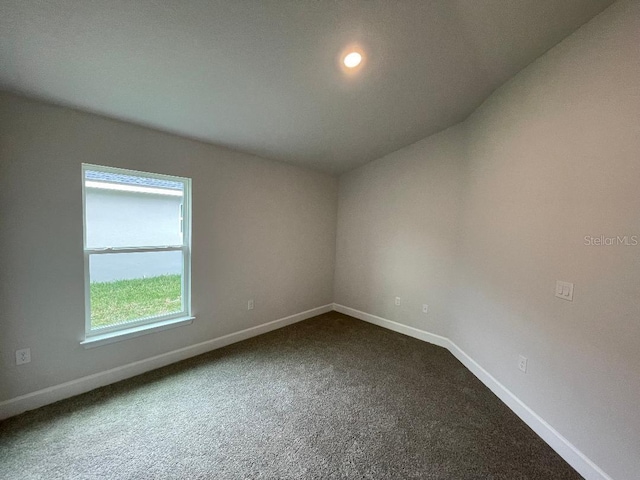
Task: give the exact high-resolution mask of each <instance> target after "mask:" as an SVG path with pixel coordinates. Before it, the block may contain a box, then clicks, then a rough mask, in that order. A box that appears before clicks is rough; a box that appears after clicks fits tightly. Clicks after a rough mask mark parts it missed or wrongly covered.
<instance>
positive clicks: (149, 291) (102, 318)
mask: <svg viewBox="0 0 640 480" xmlns="http://www.w3.org/2000/svg"><path fill="white" fill-rule="evenodd" d="M181 287H182V285H181V278H180V275H161V276H159V277H150V278H138V279H134V280H117V281H114V282H96V283H92V284H91V286H90V288H91V328H99V327H105V326H109V325H114V324H116V323H122V322H127V321H131V320H138V319H141V318H147V317H153V316H157V315H167V314H169V313H175V312H179V311H181V310H182V302H181Z"/></svg>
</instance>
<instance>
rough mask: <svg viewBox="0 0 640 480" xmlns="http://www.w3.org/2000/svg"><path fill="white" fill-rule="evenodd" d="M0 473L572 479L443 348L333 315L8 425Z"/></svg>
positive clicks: (2, 427)
mask: <svg viewBox="0 0 640 480" xmlns="http://www.w3.org/2000/svg"><path fill="white" fill-rule="evenodd" d="M0 477H1V478H3V479H36V478H37V479H74V478H86V479H94V478H101V479H103V478H104V479H111V478H113V479H162V478H170V479H182V478H187V479H191V478H193V479H196V478H197V479H205V478H207V479H208V478H219V479H236V478H251V479H275V478H287V479H305V478H318V479H332V478H336V479H337V478H362V479H364V478H368V479H378V478H382V479H384V478H398V479H409V478H418V479H509V480H517V479H544V480H550V479H578V478H581V477H580V476H579V475H578V474H577V473H576V472H575V471H574V470H572V468H571V467H570V466H569V465H568V464H566V463H565V462H564V461H563V460H562V459H561V458H560V457H559V456H558V455H557V454H556V453H555V452H554V451H553V450H551V448H549V446H547V445H546V444H545V443H544V442H543V441H542V440H541V439H540V438H538V437H537V436H536V435H535V433H533V432H532V431H531V430H530V429H529V428H528V427H527V426H526V425H525V424H524V423H523V422H522V421H520V419H518V418H517V417H516V416H515V415H514V414H513V413H512V412H511V411H510V410H509V409H508V408H507V407H506V406H505V405H503V404H502V403H501V402H500V400H498V398H497V397H495V396H494V395H493V393H491V391H489V390H488V389H487V388H486V387H485V386H484V385H482V383H481V382H480V381H479V380H477V379H476V378H475V377H474V376H473V374H471V373H470V372H469V371H468V370H467V369H466V368H464V367H463V366H462V364H460V363H459V362H458V361H457V360H456V359H455V358H454V357H453V356H452V355H451V354H450V353H449V352H448V351H447V350H445V349H443V348H440V347H436V346H433V345H429V344H427V343H424V342H421V341H419V340H416V339H413V338H410V337H406V336H404V335H400V334H398V333H394V332H390V331H388V330H385V329H382V328H379V327H376V326H373V325H370V324H367V323H364V322H361V321H359V320H356V319H353V318H351V317H348V316H346V315H342V314H339V313H336V312H331V313H328V314H325V315H321V316H318V317H315V318H312V319H310V320H306V321H304V322H300V323H298V324H295V325H292V326H289V327H286V328H283V329H280V330H277V331H274V332H271V333H268V334H265V335H262V336H259V337H256V338H253V339H250V340H247V341H244V342H241V343H237V344H234V345H231V346H229V347H226V348H223V349H219V350H216V351H213V352H210V353H207V354H205V355H201V356H199V357H195V358H192V359H189V360H186V361H183V362H180V363H177V364H174V365H171V366H168V367H165V368H162V369H159V370H155V371H153V372H149V373H146V374H144V375H141V376H138V377H135V378H132V379H129V380H125V381H122V382H119V383H117V384H114V385H110V386H107V387H103V388H100V389H97V390H94V391H92V392H89V393H86V394H83V395H80V396H77V397H74V398H71V399H68V400H63V401H61V402H58V403H55V404H52V405H49V406H46V407H43V408H40V409H38V410H34V411H31V412H27V413H25V414H22V415H20V416H17V417H14V418H11V419H8V420H6V421H4V422H2V423H0Z"/></svg>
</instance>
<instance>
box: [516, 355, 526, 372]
mask: <svg viewBox="0 0 640 480" xmlns="http://www.w3.org/2000/svg"><path fill="white" fill-rule="evenodd" d="M527 362H528V360H527V357H525V356H524V355H520V356H519V357H518V368H519V369H520V370H522V371H523V372H524V373H527Z"/></svg>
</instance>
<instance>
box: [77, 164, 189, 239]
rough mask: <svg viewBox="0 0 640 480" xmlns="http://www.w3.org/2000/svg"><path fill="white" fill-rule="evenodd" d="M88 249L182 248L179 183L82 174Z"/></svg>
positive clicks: (92, 173)
mask: <svg viewBox="0 0 640 480" xmlns="http://www.w3.org/2000/svg"><path fill="white" fill-rule="evenodd" d="M84 182H85V212H86V232H87V243H86V246H87V248H104V247H149V246H158V245H182V243H183V237H182V205H183V201H184V185H183V184H182V183H181V182H176V181H169V180H157V179H155V178H148V177H142V176H134V175H124V174H114V173H107V172H101V171H95V170H86V171H85V178H84Z"/></svg>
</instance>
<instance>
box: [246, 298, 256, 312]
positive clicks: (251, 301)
mask: <svg viewBox="0 0 640 480" xmlns="http://www.w3.org/2000/svg"><path fill="white" fill-rule="evenodd" d="M253 307H254V303H253V299H251V300H249V301H248V302H247V310H253Z"/></svg>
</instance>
